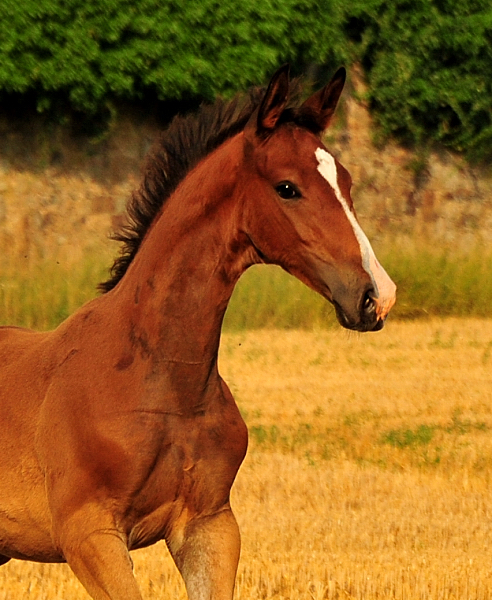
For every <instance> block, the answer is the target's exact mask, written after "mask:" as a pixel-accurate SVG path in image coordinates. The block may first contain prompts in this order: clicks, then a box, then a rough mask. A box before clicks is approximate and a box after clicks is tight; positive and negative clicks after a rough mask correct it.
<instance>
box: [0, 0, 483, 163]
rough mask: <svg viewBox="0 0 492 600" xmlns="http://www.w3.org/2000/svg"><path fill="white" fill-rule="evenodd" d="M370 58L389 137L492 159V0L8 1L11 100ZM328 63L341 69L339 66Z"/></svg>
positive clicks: (211, 81) (179, 86) (76, 96)
mask: <svg viewBox="0 0 492 600" xmlns="http://www.w3.org/2000/svg"><path fill="white" fill-rule="evenodd" d="M286 61H289V62H291V63H292V65H293V67H294V72H297V73H300V72H304V71H306V70H308V71H309V72H310V73H311V74H312V73H314V72H315V71H313V69H310V68H309V67H310V66H312V65H318V66H321V67H323V68H324V70H325V71H326V70H328V71H331V70H332V68H334V67H335V66H337V64H339V63H345V64H346V65H348V66H349V65H350V63H351V62H355V61H357V62H360V63H361V64H362V65H363V67H364V69H365V73H366V76H367V81H368V84H369V91H368V99H369V102H370V105H371V107H372V109H373V111H374V114H375V116H376V122H377V124H378V125H379V132H380V134H381V137H382V138H383V139H384V138H387V137H389V136H393V137H396V138H397V139H399V140H401V141H403V142H405V143H409V144H414V145H418V146H423V147H428V146H431V145H433V144H440V145H444V146H446V147H449V148H451V149H453V150H456V151H460V152H464V153H466V154H467V155H468V156H469V157H470V158H475V159H486V160H490V159H491V158H492V150H491V149H492V143H491V142H492V78H491V77H490V72H491V71H492V4H491V3H490V0H460V1H459V2H457V1H456V0H352V1H351V2H346V1H345V0H241V1H238V0H137V1H136V0H85V1H82V0H22V1H18V0H17V1H14V0H2V1H1V2H0V99H1V98H2V95H3V97H4V98H5V97H6V96H7V95H10V96H12V94H17V95H18V94H30V95H31V96H34V97H35V98H36V102H37V106H38V109H41V110H42V109H46V108H47V107H49V106H50V105H58V104H57V103H54V102H53V101H54V99H56V100H57V102H58V101H59V100H60V99H62V100H63V101H64V102H65V103H68V106H69V107H70V108H72V109H76V110H78V111H83V112H86V113H89V114H90V113H97V112H98V111H101V110H102V109H103V108H104V107H105V106H106V105H107V104H108V102H111V101H112V100H114V99H118V98H126V99H132V100H134V99H139V98H148V97H157V98H159V99H162V100H170V99H172V100H186V99H190V100H197V99H198V100H200V99H205V100H212V99H213V98H214V97H215V96H216V95H218V94H221V95H230V94H232V93H233V92H235V91H237V90H240V89H245V88H247V87H248V86H250V85H252V84H258V83H264V82H266V80H267V78H268V76H269V75H270V74H271V73H272V72H273V71H274V69H276V68H277V67H278V66H279V65H280V64H282V63H283V62H286ZM327 65H329V68H328V69H327Z"/></svg>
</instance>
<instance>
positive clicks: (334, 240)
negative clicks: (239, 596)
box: [0, 68, 395, 600]
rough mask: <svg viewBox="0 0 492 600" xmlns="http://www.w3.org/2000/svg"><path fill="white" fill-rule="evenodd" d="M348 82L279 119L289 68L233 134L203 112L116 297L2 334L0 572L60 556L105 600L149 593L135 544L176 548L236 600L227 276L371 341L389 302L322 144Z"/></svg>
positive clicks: (239, 439)
mask: <svg viewBox="0 0 492 600" xmlns="http://www.w3.org/2000/svg"><path fill="white" fill-rule="evenodd" d="M343 82H344V72H343V71H342V70H341V71H339V72H338V73H337V75H336V76H335V77H334V78H333V80H332V82H330V84H328V85H327V86H326V87H325V88H324V89H323V90H321V91H320V92H318V93H317V94H315V95H313V96H312V97H311V98H310V99H309V100H308V101H306V102H305V103H304V104H303V105H302V106H301V107H300V108H298V109H295V110H291V109H286V108H285V106H286V102H287V93H288V75H287V71H286V69H285V68H283V69H280V70H279V71H278V72H277V74H276V75H275V76H274V78H273V79H272V81H271V83H270V86H269V88H268V90H267V92H266V93H265V94H264V95H262V96H261V97H259V96H258V98H257V99H256V100H251V106H250V107H249V108H248V107H247V108H244V109H241V110H242V113H241V110H240V107H239V108H238V107H236V108H234V109H233V110H232V109H231V112H229V113H228V116H227V115H226V116H227V119H228V123H229V124H228V125H227V127H225V126H224V125H223V123H221V122H220V120H221V119H225V118H226V116H224V110H223V111H222V113H221V115H222V116H221V117H220V118H219V116H217V115H216V116H215V119H216V121H217V122H216V123H215V124H211V123H210V115H209V117H207V118H208V121H209V127H212V125H213V127H215V128H220V127H222V130H221V132H218V133H217V135H216V136H215V140H214V143H213V144H212V143H211V142H210V144H209V146H210V148H209V149H207V148H206V146H207V144H206V143H204V144H202V146H203V147H202V149H201V151H200V153H199V155H198V156H197V157H196V159H194V158H193V159H190V160H189V164H188V165H185V166H186V168H182V171H183V173H182V174H181V177H180V178H179V181H172V173H171V174H170V173H169V172H167V171H168V170H169V171H172V170H173V169H174V168H176V169H178V166H179V164H178V163H179V157H176V156H174V157H173V156H172V151H171V150H170V149H168V148H165V147H164V146H162V147H161V149H160V151H159V150H158V152H157V155H156V157H155V158H154V159H153V162H150V163H149V167H148V171H147V175H146V177H145V179H144V183H143V184H142V187H141V189H140V191H139V192H137V194H136V196H135V197H134V200H133V208H132V209H131V211H132V214H131V216H132V218H133V221H134V223H133V225H132V226H131V227H130V228H129V229H127V230H126V232H123V234H122V235H121V239H122V240H123V241H124V242H125V243H126V255H125V254H124V255H123V256H122V257H121V258H120V259H119V260H118V261H117V263H116V265H115V275H114V277H113V279H112V280H110V281H109V282H107V283H106V284H105V286H104V288H105V291H106V292H107V293H105V294H103V295H101V296H100V297H98V298H96V299H95V300H93V301H91V302H89V303H88V304H86V305H85V306H84V307H82V308H81V309H80V310H78V311H77V312H76V313H74V314H73V315H72V316H71V317H70V318H69V319H67V320H66V321H65V322H64V323H62V324H61V325H60V326H59V327H58V328H57V329H56V330H54V331H52V332H46V333H38V332H31V331H27V330H24V329H20V328H14V327H4V328H0V365H1V371H0V373H1V384H0V455H1V457H2V460H1V461H0V563H1V562H5V561H6V560H8V559H9V558H19V559H27V560H37V561H47V562H51V561H53V562H56V561H67V562H68V563H69V564H70V566H71V568H72V569H73V571H74V572H75V574H76V575H77V576H78V577H79V579H80V580H81V581H82V583H83V584H84V586H85V587H86V589H87V590H88V591H89V593H90V594H91V595H92V596H93V598H95V599H97V600H99V599H101V600H102V599H106V600H107V599H111V600H123V599H125V600H140V599H141V595H140V592H139V590H138V587H137V584H136V582H135V579H134V577H133V574H132V568H131V560H130V558H129V554H128V550H129V549H133V548H138V547H142V546H146V545H149V544H152V543H154V542H156V541H157V540H160V539H165V540H166V542H167V545H168V547H169V550H170V552H171V554H172V556H173V558H174V560H175V561H176V564H177V566H178V568H179V569H180V571H181V573H182V575H183V578H184V580H185V583H186V587H187V591H188V595H189V597H190V598H191V599H192V600H198V599H208V598H210V599H211V598H215V599H224V600H230V598H231V597H232V591H233V587H234V578H235V572H236V567H237V561H238V557H239V532H238V529H237V525H236V521H235V519H234V516H233V514H232V512H231V509H230V505H229V492H230V488H231V486H232V483H233V481H234V478H235V475H236V473H237V470H238V468H239V466H240V464H241V461H242V460H243V458H244V455H245V452H246V446H247V431H246V427H245V424H244V422H243V420H242V418H241V416H240V414H239V412H238V409H237V407H236V404H235V402H234V400H233V398H232V395H231V394H230V392H229V390H228V388H227V385H226V384H225V383H224V381H223V380H222V379H221V378H220V376H219V373H218V371H217V353H218V348H219V337H220V328H221V324H222V319H223V315H224V312H225V310H226V307H227V303H228V301H229V298H230V296H231V294H232V291H233V288H234V285H235V283H236V282H237V280H238V278H239V277H240V275H241V273H242V272H243V271H244V270H245V269H246V268H247V267H248V266H250V265H251V264H253V263H258V262H271V263H275V264H279V265H281V266H282V267H284V268H285V269H286V270H287V271H289V272H290V273H292V274H294V275H296V276H297V277H298V278H300V279H301V280H302V281H304V282H305V283H307V284H308V285H310V286H311V287H312V288H314V289H315V290H317V291H318V292H320V293H321V294H323V295H324V296H325V297H326V298H327V299H328V300H330V301H332V302H333V303H334V304H335V306H336V310H337V315H338V318H339V320H340V322H341V323H342V325H344V326H345V327H349V328H351V329H356V330H360V331H368V330H376V329H379V328H381V327H382V324H383V322H384V319H385V318H386V315H387V314H388V312H389V310H390V308H391V306H392V304H393V302H394V294H395V288H394V285H393V283H392V282H391V280H390V279H389V277H388V276H387V275H386V273H385V272H384V270H383V269H382V268H381V267H380V266H379V263H377V261H376V259H375V257H374V254H373V253H372V250H371V248H370V245H369V243H368V242H367V239H366V238H365V236H364V234H363V233H362V231H361V230H360V227H359V226H358V224H357V221H356V219H355V216H354V213H353V209H352V206H351V201H350V193H349V188H350V181H349V179H350V178H349V175H348V173H347V172H346V171H345V170H344V169H343V167H341V165H339V164H338V163H337V162H336V161H335V160H334V159H333V157H332V156H331V155H330V154H329V153H328V152H327V151H326V149H325V148H324V146H323V145H322V143H321V141H320V139H319V136H318V134H319V133H320V132H321V131H322V130H324V128H325V127H326V126H327V124H328V122H329V120H330V118H331V115H332V114H333V112H334V110H335V107H336V104H337V102H338V98H339V95H340V93H341V90H342V87H343ZM234 111H236V112H234ZM238 111H239V112H238ZM226 112H227V111H226ZM233 113H234V114H233ZM236 113H237V114H236ZM239 113H241V114H239ZM210 114H212V113H210ZM198 121H199V118H198ZM184 125H186V121H185V120H182V121H181V122H178V125H175V126H174V127H175V128H176V127H180V126H181V127H182V126H184ZM200 127H203V123H202V125H200ZM193 131H194V132H195V133H196V132H197V131H199V127H198V129H195V130H193ZM192 133H193V132H192ZM163 139H164V141H165V140H166V138H165V137H164V138H163ZM183 139H184V138H183ZM182 145H183V144H182ZM159 152H160V154H159ZM174 152H177V150H176V148H174ZM173 161H174V162H173ZM178 170H179V169H178ZM159 178H160V179H159ZM170 179H171V183H169V180H170ZM166 185H167V186H168V189H166ZM164 192H166V194H167V197H166V198H163V197H160V196H162V194H164ZM149 200H150V202H154V206H153V207H152V208H151V209H147V208H146V205H145V203H146V202H148V201H149ZM164 200H165V202H164ZM159 203H160V204H159ZM146 211H147V212H146Z"/></svg>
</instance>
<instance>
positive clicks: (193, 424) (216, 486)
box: [129, 409, 247, 547]
mask: <svg viewBox="0 0 492 600" xmlns="http://www.w3.org/2000/svg"><path fill="white" fill-rule="evenodd" d="M165 439H166V443H164V444H163V445H162V447H161V449H160V453H159V456H158V458H157V459H156V461H155V463H154V466H153V468H152V470H151V471H150V472H149V474H148V478H147V481H146V482H145V485H143V486H142V487H141V489H140V492H139V494H138V501H137V502H136V503H135V504H134V509H136V510H133V511H132V514H133V518H132V519H131V522H130V523H129V526H130V528H131V535H130V537H131V539H132V543H131V545H132V546H134V547H136V546H142V545H146V544H149V543H152V542H153V541H155V540H156V539H159V538H161V537H167V536H168V535H169V534H170V532H171V531H172V530H173V528H174V526H175V524H176V523H177V522H181V521H182V520H183V515H184V514H186V515H187V516H186V519H189V518H193V517H194V516H199V515H202V514H207V513H210V514H211V513H213V512H215V511H216V510H218V509H220V508H221V507H222V506H223V505H224V504H225V503H226V502H227V501H228V498H229V492H230V489H231V486H232V484H233V482H234V478H235V476H236V473H237V471H238V469H239V466H240V464H241V462H242V460H243V458H244V455H245V452H246V446H247V430H246V426H245V424H244V421H243V420H242V418H241V417H240V415H239V413H238V412H237V409H236V411H222V412H219V413H212V414H204V415H199V416H197V417H196V418H194V419H182V420H180V421H176V422H174V425H173V427H172V429H171V430H169V431H168V432H167V435H166V436H165Z"/></svg>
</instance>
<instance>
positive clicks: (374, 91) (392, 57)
mask: <svg viewBox="0 0 492 600" xmlns="http://www.w3.org/2000/svg"><path fill="white" fill-rule="evenodd" d="M343 27H344V30H345V33H346V35H347V38H348V39H349V40H350V42H351V44H352V48H353V57H354V58H356V59H358V60H360V61H361V62H362V64H363V66H364V69H365V73H366V77H367V81H368V84H369V93H368V97H369V100H370V103H371V106H372V108H373V111H374V113H375V115H376V119H377V123H378V124H379V126H380V133H381V134H382V136H383V137H388V136H394V137H397V138H398V139H399V140H401V141H403V142H407V143H410V144H412V145H417V146H421V147H426V146H429V145H432V144H436V143H438V144H440V145H444V146H446V147H449V148H451V149H453V150H456V151H459V152H464V153H466V154H467V155H468V156H469V157H470V158H474V159H489V160H490V159H491V158H492V77H491V76H490V73H491V71H492V4H491V2H490V0H460V1H459V2H457V1H456V0H355V2H352V3H351V5H350V8H349V9H348V11H347V12H346V13H345V17H344V24H343Z"/></svg>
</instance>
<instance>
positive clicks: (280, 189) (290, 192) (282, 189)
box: [275, 181, 301, 200]
mask: <svg viewBox="0 0 492 600" xmlns="http://www.w3.org/2000/svg"><path fill="white" fill-rule="evenodd" d="M275 191H276V192H277V194H278V195H279V196H280V197H281V198H282V200H297V199H298V198H300V197H301V192H300V191H299V190H298V189H297V187H296V186H295V185H294V184H293V183H291V182H290V181H282V183H279V184H278V185H277V187H276V188H275Z"/></svg>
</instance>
